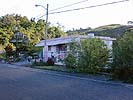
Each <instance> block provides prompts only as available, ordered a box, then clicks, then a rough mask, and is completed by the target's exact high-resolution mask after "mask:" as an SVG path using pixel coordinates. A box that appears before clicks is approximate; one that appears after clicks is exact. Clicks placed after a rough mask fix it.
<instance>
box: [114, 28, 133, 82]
mask: <svg viewBox="0 0 133 100" xmlns="http://www.w3.org/2000/svg"><path fill="white" fill-rule="evenodd" d="M112 69H113V71H112V73H113V79H118V80H121V81H124V82H131V83H133V29H130V30H127V31H126V32H125V33H124V35H123V36H122V37H121V38H119V39H117V41H116V42H115V43H114V45H113V65H112Z"/></svg>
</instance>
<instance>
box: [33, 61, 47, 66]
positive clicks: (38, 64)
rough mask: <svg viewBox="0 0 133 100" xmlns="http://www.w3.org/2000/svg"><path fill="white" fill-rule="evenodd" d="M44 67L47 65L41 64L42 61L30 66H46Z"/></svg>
mask: <svg viewBox="0 0 133 100" xmlns="http://www.w3.org/2000/svg"><path fill="white" fill-rule="evenodd" d="M46 65H47V63H46V62H43V61H41V62H34V63H33V64H32V66H46Z"/></svg>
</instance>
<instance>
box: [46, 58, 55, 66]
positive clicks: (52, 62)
mask: <svg viewBox="0 0 133 100" xmlns="http://www.w3.org/2000/svg"><path fill="white" fill-rule="evenodd" d="M47 65H48V66H54V61H53V59H52V58H48V61H47Z"/></svg>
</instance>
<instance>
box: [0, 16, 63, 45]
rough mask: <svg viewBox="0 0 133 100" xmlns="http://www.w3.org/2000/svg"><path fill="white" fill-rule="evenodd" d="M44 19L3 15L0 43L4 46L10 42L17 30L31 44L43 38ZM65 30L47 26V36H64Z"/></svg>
mask: <svg viewBox="0 0 133 100" xmlns="http://www.w3.org/2000/svg"><path fill="white" fill-rule="evenodd" d="M45 25H46V23H45V21H44V20H42V19H40V20H38V21H35V20H34V19H31V20H29V19H28V18H27V17H26V16H23V17H22V16H21V15H17V14H16V15H15V14H11V15H8V14H7V15H5V16H2V17H0V45H4V46H6V45H7V44H8V43H10V40H11V39H12V37H13V36H14V34H15V33H16V27H17V31H18V32H20V33H22V34H23V35H24V36H25V37H26V38H28V40H29V41H28V42H30V43H31V44H32V45H34V44H36V43H37V42H39V41H40V40H42V39H44V32H45ZM64 35H65V32H63V31H62V29H61V27H58V26H57V27H55V26H49V28H48V38H55V37H61V36H64Z"/></svg>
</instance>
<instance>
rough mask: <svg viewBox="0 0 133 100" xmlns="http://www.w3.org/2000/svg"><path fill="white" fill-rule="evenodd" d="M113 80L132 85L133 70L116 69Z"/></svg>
mask: <svg viewBox="0 0 133 100" xmlns="http://www.w3.org/2000/svg"><path fill="white" fill-rule="evenodd" d="M112 77H113V79H119V80H120V81H123V82H127V83H133V68H132V67H124V68H117V69H115V70H114V71H113V76H112Z"/></svg>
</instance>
